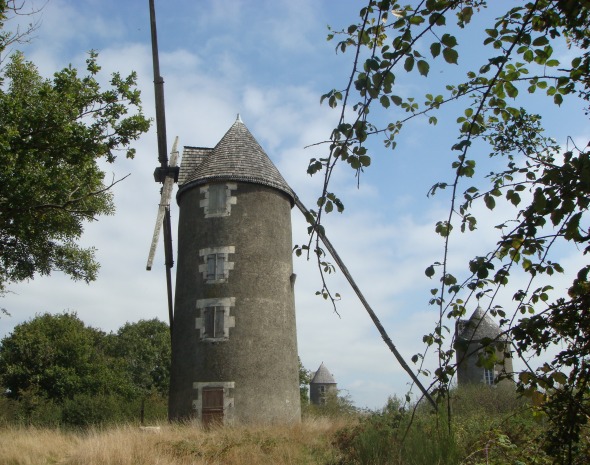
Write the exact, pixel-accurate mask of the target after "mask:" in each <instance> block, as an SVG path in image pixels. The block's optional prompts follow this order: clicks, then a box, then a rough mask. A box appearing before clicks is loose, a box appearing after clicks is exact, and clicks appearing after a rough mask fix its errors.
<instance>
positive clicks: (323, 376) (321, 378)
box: [310, 362, 336, 384]
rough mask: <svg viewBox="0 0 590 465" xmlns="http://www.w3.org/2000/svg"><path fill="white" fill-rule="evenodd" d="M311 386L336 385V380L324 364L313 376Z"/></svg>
mask: <svg viewBox="0 0 590 465" xmlns="http://www.w3.org/2000/svg"><path fill="white" fill-rule="evenodd" d="M310 384H336V380H335V379H334V377H333V376H332V374H331V373H330V372H329V371H328V369H327V368H326V365H324V362H322V364H321V365H320V367H319V368H318V371H316V372H315V375H313V378H312V380H311V381H310Z"/></svg>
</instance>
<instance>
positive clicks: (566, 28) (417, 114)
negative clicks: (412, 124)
mask: <svg viewBox="0 0 590 465" xmlns="http://www.w3.org/2000/svg"><path fill="white" fill-rule="evenodd" d="M492 6H493V7H494V10H495V11H499V9H501V11H500V13H498V14H497V15H496V16H497V17H496V18H495V19H491V17H490V15H489V14H488V12H487V8H488V7H492ZM474 18H477V19H478V31H480V32H481V35H480V37H481V38H480V42H479V44H474V43H473V39H472V37H473V34H475V33H476V32H475V31H470V34H471V35H469V37H470V39H469V40H470V41H471V42H470V43H469V44H466V43H465V40H467V34H466V31H467V30H468V28H469V27H470V26H471V24H470V23H471V22H472V20H474ZM482 21H483V22H485V21H488V25H487V27H484V28H483V29H480V27H481V26H479V23H480V22H482ZM588 31H590V11H589V4H588V2H578V1H550V0H536V1H528V2H526V1H519V2H509V3H505V4H502V5H497V4H494V5H492V4H490V5H488V4H487V2H486V1H484V0H468V1H458V0H426V1H422V2H413V3H412V4H410V5H404V4H402V3H399V2H394V1H374V0H371V1H367V2H366V4H365V6H364V7H363V8H362V9H361V10H360V12H359V19H358V21H357V22H355V23H354V24H351V25H350V26H348V27H346V28H344V29H342V30H334V29H331V30H330V34H329V36H328V40H331V41H334V42H335V43H336V50H337V52H339V53H345V52H346V53H350V58H351V66H350V74H349V75H348V76H347V77H346V80H345V82H344V84H343V85H342V86H340V87H337V88H334V89H332V90H330V91H329V92H327V93H326V94H324V95H323V96H322V97H321V102H323V103H327V104H328V105H329V106H330V107H331V108H334V109H336V110H338V111H339V112H340V117H339V121H338V123H337V125H336V127H335V128H334V129H333V131H332V133H331V135H330V139H329V141H326V142H325V144H326V145H327V150H326V155H325V156H323V157H317V158H313V159H311V161H310V164H309V167H308V173H309V174H310V175H317V174H320V175H322V176H323V189H322V192H321V194H320V196H319V198H318V201H317V209H316V210H315V211H312V212H311V214H310V217H309V218H308V222H309V223H310V228H309V232H310V241H309V243H308V245H307V246H304V248H303V249H299V251H301V250H304V249H305V248H307V249H308V250H310V249H314V248H315V251H316V255H317V256H318V260H319V261H321V262H325V258H323V254H322V250H321V247H320V244H319V242H318V236H317V231H319V230H321V229H320V228H322V223H323V215H324V214H328V213H331V212H332V211H334V210H337V211H339V212H342V211H343V210H344V204H343V202H342V201H341V199H340V198H339V196H338V193H336V192H334V191H333V189H332V188H331V184H332V183H331V179H332V175H333V173H334V170H335V169H336V167H337V166H341V165H343V166H346V165H348V166H349V167H350V168H351V169H352V170H354V171H355V173H356V175H357V177H358V178H357V179H359V180H360V176H361V174H362V173H363V171H364V170H365V169H368V168H369V167H370V165H371V160H372V157H373V156H374V155H373V154H372V153H370V152H369V149H368V147H367V142H368V141H369V139H370V138H374V137H379V138H381V139H382V140H383V145H384V147H386V148H389V149H392V150H394V149H396V148H397V142H398V139H399V134H400V132H401V131H402V130H403V129H404V127H405V125H406V124H407V123H408V122H409V121H411V120H414V119H424V120H425V121H426V122H427V123H428V124H430V125H436V124H437V123H438V121H439V118H440V114H441V113H440V112H441V111H444V112H445V113H444V114H443V115H444V118H445V119H446V120H449V119H450V118H451V115H453V114H454V115H455V117H454V118H453V119H455V120H456V124H457V126H456V133H457V139H456V142H454V143H453V144H452V145H451V146H450V147H448V152H449V153H450V154H454V160H453V161H452V162H451V166H450V169H449V171H448V173H447V176H448V178H447V179H445V180H440V181H438V182H436V183H435V184H434V185H433V187H432V188H431V190H430V192H429V195H435V194H437V193H438V192H439V191H440V190H446V191H448V192H449V194H450V200H449V209H448V214H447V215H446V217H445V218H442V219H441V220H440V221H439V222H437V224H436V225H435V231H436V233H437V234H438V235H439V236H440V237H441V240H442V246H443V247H442V254H441V257H440V258H439V260H438V261H436V262H435V263H433V264H432V265H430V266H428V267H427V268H426V275H427V277H429V278H431V279H436V280H437V284H436V286H435V287H434V288H433V289H432V291H431V295H430V297H429V299H430V303H431V305H433V306H434V307H435V308H436V309H437V313H438V321H437V323H436V327H435V328H434V330H433V331H432V333H430V334H427V335H425V337H424V341H425V343H426V344H427V346H428V347H432V348H434V349H435V351H436V354H437V357H438V368H437V369H436V370H435V373H434V381H433V386H434V387H435V392H436V393H438V394H440V395H441V396H443V397H444V396H445V395H446V393H447V392H448V389H449V386H450V383H451V382H452V379H453V377H454V374H455V370H456V366H455V351H454V348H453V343H454V341H453V340H450V341H448V340H447V339H448V336H447V334H449V333H450V331H449V330H448V328H447V325H448V324H447V323H446V322H445V320H446V319H447V318H460V317H462V316H464V315H465V313H466V312H467V308H468V307H472V308H473V307H475V305H476V304H475V303H474V300H475V299H477V300H478V301H481V302H485V305H486V309H487V311H489V312H490V313H491V314H493V315H495V316H499V317H500V319H501V320H500V321H501V324H502V328H503V330H504V333H505V334H506V335H508V336H509V337H510V338H511V339H512V341H513V344H514V347H515V349H516V354H517V355H518V356H519V357H520V358H521V359H522V362H523V365H524V366H525V368H524V369H523V370H522V371H521V372H520V373H519V374H518V377H517V378H518V389H519V390H520V391H521V392H523V393H525V394H527V395H530V396H533V397H534V396H537V395H539V394H540V393H542V395H543V396H547V400H546V402H544V403H543V405H542V407H541V408H542V409H543V410H544V411H545V412H546V413H547V414H548V415H549V420H550V422H551V424H552V428H551V432H550V436H551V437H550V442H549V446H548V447H549V449H551V453H553V454H554V455H555V456H556V457H570V458H571V457H573V456H574V455H575V450H576V449H575V448H576V444H577V440H578V438H579V434H580V431H581V430H580V428H581V427H582V424H583V423H584V422H585V420H584V418H587V417H588V415H589V414H590V405H588V401H587V399H588V394H589V392H588V389H589V388H588V382H589V381H590V371H589V368H588V364H587V362H586V358H587V354H588V345H589V344H590V328H589V327H588V325H587V321H588V318H587V317H586V316H585V315H586V313H587V312H588V308H589V307H588V295H589V294H588V292H589V289H590V287H589V286H590V285H589V284H588V280H589V278H588V273H589V271H590V267H589V266H584V267H583V268H581V269H580V270H576V271H577V273H574V275H573V276H572V278H571V286H570V291H569V295H567V296H559V295H555V294H554V293H552V292H551V291H552V287H551V284H550V278H551V276H552V275H553V274H554V273H562V272H563V271H564V270H563V268H562V266H561V265H560V264H559V263H558V260H557V259H556V252H555V249H556V248H557V246H558V245H559V244H561V243H568V242H569V243H573V244H575V245H576V247H578V250H579V251H580V254H586V253H588V251H589V250H590V245H589V241H590V230H589V229H588V228H589V218H588V206H589V202H590V200H589V198H590V152H589V149H588V145H582V146H578V145H576V144H575V143H574V141H573V140H572V139H571V138H570V139H569V140H568V141H567V145H566V146H562V145H560V144H558V143H557V142H555V141H554V140H553V139H552V138H551V137H549V136H548V135H545V133H546V131H547V129H549V130H550V129H551V128H544V127H543V120H542V115H538V114H535V112H534V111H531V110H530V108H527V106H529V107H530V102H531V100H530V99H528V98H525V97H526V96H535V98H537V99H541V98H543V97H545V98H546V99H547V103H548V104H549V105H551V107H552V108H550V107H549V105H548V106H547V108H548V111H551V112H559V111H561V110H560V108H561V105H562V104H563V103H564V101H565V99H571V100H576V101H578V102H581V104H582V106H583V107H584V108H585V114H584V113H581V114H580V115H578V116H577V117H578V118H587V115H588V112H589V111H590V108H589V103H588V102H589V101H590V55H589V52H588V46H589V44H590V33H589V32H588ZM466 45H469V47H470V48H472V47H475V46H476V45H479V46H480V49H478V52H477V54H476V57H481V58H476V59H472V60H470V62H469V63H467V62H466V60H465V59H463V57H462V53H463V52H462V51H463V50H464V48H462V47H465V46H466ZM557 49H559V50H564V49H565V50H567V51H568V53H567V54H563V53H561V54H559V56H558V54H557V53H556V52H555V50H557ZM563 57H566V58H563ZM478 59H479V60H480V61H479V62H477V61H475V60H478ZM435 65H436V66H437V67H438V68H441V67H442V69H444V68H445V67H452V68H453V69H454V70H455V71H454V72H453V73H450V74H452V75H457V73H460V75H461V76H463V77H462V78H459V80H457V81H453V82H451V81H449V82H447V83H446V86H445V87H444V89H445V90H444V92H440V91H437V92H434V91H431V92H426V93H425V95H423V96H419V95H410V96H408V95H407V88H406V89H404V91H403V92H402V91H400V90H399V86H397V80H398V77H399V76H400V73H402V74H408V73H410V74H411V75H416V76H417V77H421V78H422V79H427V78H428V76H429V73H430V70H431V69H432V68H433V67H434V66H435ZM436 84H438V82H437V83H436ZM425 85H432V88H433V89H436V88H437V87H439V86H437V85H435V84H431V81H430V80H426V81H425ZM384 114H385V115H387V117H388V120H387V121H386V122H384V118H383V115H384ZM568 116H570V117H572V115H568ZM320 145H321V144H320ZM486 149H487V150H488V153H489V157H491V160H492V161H495V162H496V165H495V166H496V167H499V168H495V169H493V170H492V172H490V173H487V175H486V177H485V178H484V179H485V180H484V181H477V179H480V178H481V176H477V175H478V174H479V170H481V168H479V166H481V164H482V163H483V161H484V160H483V159H482V156H481V154H480V153H481V151H482V150H486ZM441 150H442V149H441ZM476 150H477V153H476ZM486 158H487V157H486ZM342 162H344V163H342ZM483 174H486V173H483ZM359 182H360V181H359ZM500 203H502V204H504V205H506V206H511V207H512V208H513V215H512V216H509V217H506V218H501V219H498V224H497V225H496V231H497V233H498V241H497V244H496V246H495V247H494V248H493V249H491V250H482V253H481V254H480V255H478V256H476V257H474V258H473V259H471V260H470V261H469V262H468V263H467V264H466V268H465V271H464V272H463V273H459V274H457V273H456V272H454V271H452V270H451V269H450V266H449V257H450V256H451V255H452V253H453V249H452V244H453V243H452V239H453V238H455V237H456V235H457V234H469V233H470V232H472V231H474V230H476V229H477V228H478V226H480V222H478V218H477V216H476V213H475V212H476V211H481V209H480V208H479V207H480V205H481V206H483V207H484V209H487V210H489V211H494V214H495V212H496V211H497V210H498V209H497V206H498V205H499V204H500ZM334 207H336V208H334ZM503 210H504V209H503ZM312 244H315V247H314V246H312ZM517 269H519V270H520V271H519V273H521V274H522V273H524V275H525V276H526V277H527V282H526V284H525V285H524V287H523V286H520V285H516V280H515V279H514V275H515V274H516V273H517ZM324 286H325V282H324ZM514 286H516V287H514ZM512 287H513V289H512V291H511V293H512V295H513V305H512V306H511V308H503V307H502V306H501V305H500V304H499V303H498V294H499V292H500V290H501V289H511V288H512ZM328 295H329V294H328ZM470 302H471V303H470ZM448 326H450V325H448ZM494 343H495V341H490V344H494ZM555 344H559V345H560V347H561V351H560V353H559V355H557V356H555V357H554V358H553V359H552V361H551V362H550V363H546V364H543V365H542V366H540V367H538V368H537V367H535V366H532V365H531V364H530V363H529V356H530V355H531V354H539V353H541V352H543V351H544V350H545V349H547V348H548V347H549V346H552V345H555ZM427 350H428V349H427ZM419 360H423V354H419V355H417V356H416V357H415V358H414V361H415V362H418V361H419ZM482 362H483V363H485V360H483V361H482ZM566 416H567V418H568V419H569V420H567V421H566ZM572 460H573V459H572Z"/></svg>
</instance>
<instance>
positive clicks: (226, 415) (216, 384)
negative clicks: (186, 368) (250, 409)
mask: <svg viewBox="0 0 590 465" xmlns="http://www.w3.org/2000/svg"><path fill="white" fill-rule="evenodd" d="M235 385H236V383H235V382H234V381H206V382H193V389H194V390H196V391H197V392H196V398H194V399H193V412H194V415H195V417H196V418H198V419H199V421H202V419H203V388H223V424H224V425H226V424H231V423H233V421H234V418H235V402H234V389H235Z"/></svg>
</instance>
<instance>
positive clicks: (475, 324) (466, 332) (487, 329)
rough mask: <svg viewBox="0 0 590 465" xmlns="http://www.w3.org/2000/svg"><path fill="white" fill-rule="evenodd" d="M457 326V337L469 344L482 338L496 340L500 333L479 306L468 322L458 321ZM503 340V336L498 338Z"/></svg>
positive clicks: (497, 327) (494, 323)
mask: <svg viewBox="0 0 590 465" xmlns="http://www.w3.org/2000/svg"><path fill="white" fill-rule="evenodd" d="M459 325H460V326H459V328H458V331H457V337H458V338H459V339H463V340H464V341H469V342H477V341H481V340H482V339H484V338H489V339H497V338H498V336H499V335H500V334H501V333H502V331H500V327H499V326H498V325H497V324H496V322H495V321H494V320H493V319H492V318H491V317H490V316H489V315H487V314H486V312H485V311H484V310H483V309H482V308H481V307H479V306H478V307H477V308H476V309H475V311H474V312H473V315H471V317H469V319H468V320H459ZM505 339H506V337H505V336H501V337H500V338H499V340H502V341H503V340H505Z"/></svg>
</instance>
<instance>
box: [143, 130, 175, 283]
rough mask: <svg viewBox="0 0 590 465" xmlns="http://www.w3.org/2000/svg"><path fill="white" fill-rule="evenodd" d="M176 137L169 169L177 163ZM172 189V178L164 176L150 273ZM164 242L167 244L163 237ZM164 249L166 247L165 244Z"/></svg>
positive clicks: (149, 259) (153, 240) (151, 253)
mask: <svg viewBox="0 0 590 465" xmlns="http://www.w3.org/2000/svg"><path fill="white" fill-rule="evenodd" d="M177 147H178V136H177V137H176V138H175V139H174V145H173V146H172V152H170V167H176V163H177V161H178V150H177ZM173 187H174V178H173V177H172V176H166V180H165V181H164V186H163V187H162V195H161V197H160V206H159V208H158V216H157V217H156V225H155V226H154V235H153V236H152V245H151V246H150V252H149V255H148V261H147V265H146V267H145V268H146V270H148V271H150V270H151V269H152V265H153V263H154V256H155V255H156V249H157V248H158V241H159V240H160V231H161V230H162V223H163V222H164V215H165V214H166V209H167V208H168V207H169V206H170V197H171V196H172V188H173ZM164 242H165V243H166V242H167V239H166V237H164ZM165 246H166V247H168V246H167V245H166V244H165Z"/></svg>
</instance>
